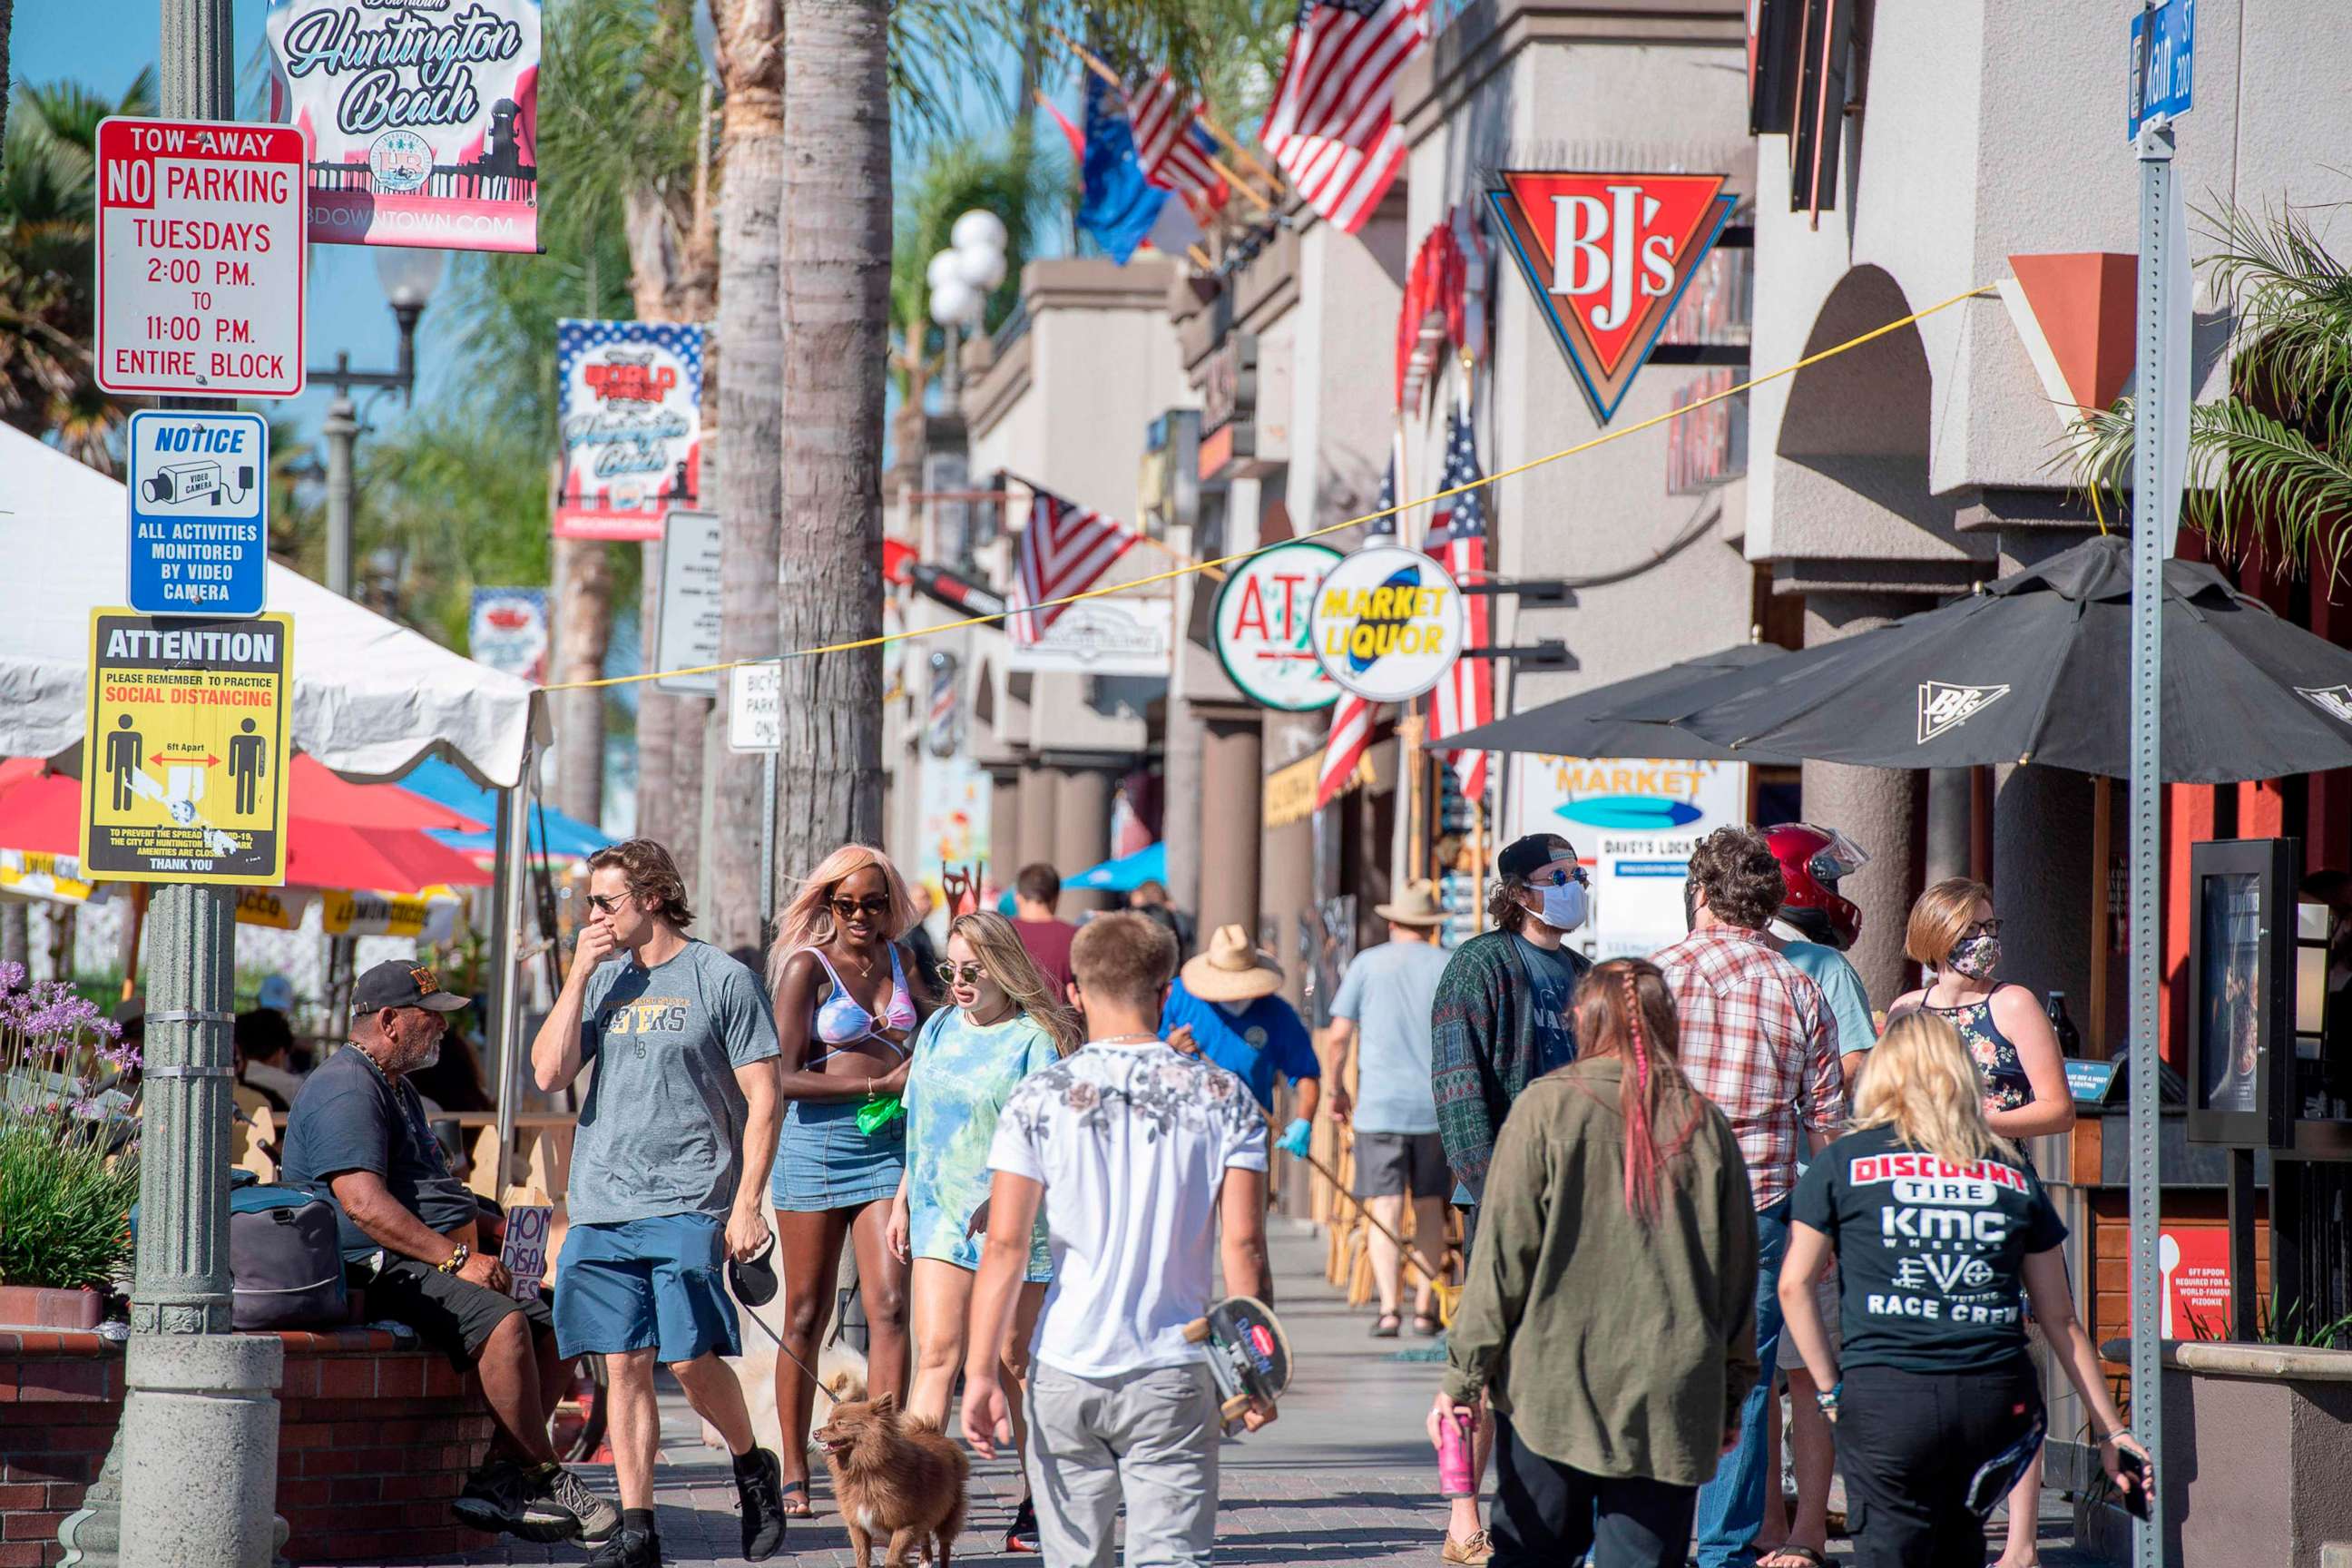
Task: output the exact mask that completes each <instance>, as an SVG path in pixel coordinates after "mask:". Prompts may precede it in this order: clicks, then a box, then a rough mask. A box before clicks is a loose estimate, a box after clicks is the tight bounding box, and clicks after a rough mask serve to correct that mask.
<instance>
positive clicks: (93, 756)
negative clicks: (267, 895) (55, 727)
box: [81, 609, 294, 888]
mask: <svg viewBox="0 0 2352 1568" xmlns="http://www.w3.org/2000/svg"><path fill="white" fill-rule="evenodd" d="M293 641H294V622H293V617H291V616H284V615H274V616H255V617H254V618H252V619H250V620H196V619H194V618H191V617H182V616H139V615H133V614H131V612H130V611H128V610H121V609H99V610H92V611H91V612H90V616H89V728H88V729H87V730H86V731H84V732H83V737H82V769H81V772H82V797H81V798H82V810H81V864H82V867H83V869H84V871H85V872H86V873H87V874H88V875H89V876H92V877H94V878H96V879H100V880H104V881H110V882H210V883H215V884H228V885H234V886H251V887H264V888H268V887H275V886H277V885H278V883H281V882H283V881H284V880H285V879H286V806H287V793H288V791H287V778H286V759H287V751H288V729H289V724H290V721H291V718H292V714H291V708H292V703H291V701H290V700H289V699H290V696H291V689H290V688H291V679H290V671H291V669H292V666H293Z"/></svg>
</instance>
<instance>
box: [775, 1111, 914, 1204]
mask: <svg viewBox="0 0 2352 1568" xmlns="http://www.w3.org/2000/svg"><path fill="white" fill-rule="evenodd" d="M860 1104H861V1102H860V1101H858V1100H793V1102H792V1103H791V1104H790V1105H789V1106H787V1107H785V1108H784V1126H783V1131H782V1133H781V1134H780V1135H779V1136H778V1138H777V1140H776V1170H775V1174H774V1175H773V1176H772V1177H771V1178H770V1180H769V1183H768V1190H769V1194H770V1195H771V1196H772V1197H773V1198H774V1199H775V1202H776V1207H777V1208H778V1209H779V1210H781V1211H782V1212H783V1213H785V1214H822V1213H824V1211H825V1210H827V1209H842V1208H851V1207H854V1206H856V1205H858V1204H870V1203H875V1202H877V1201H880V1200H884V1199H887V1198H890V1197H893V1196H896V1195H897V1194H898V1178H899V1176H900V1175H901V1174H903V1173H905V1171H906V1169H907V1119H906V1118H905V1117H904V1116H898V1117H893V1118H892V1119H891V1121H890V1124H889V1125H888V1126H887V1127H885V1128H883V1129H882V1130H881V1131H878V1132H876V1133H874V1134H872V1135H870V1136H869V1135H867V1134H866V1133H864V1132H861V1131H858V1130H857V1112H858V1109H859V1106H860Z"/></svg>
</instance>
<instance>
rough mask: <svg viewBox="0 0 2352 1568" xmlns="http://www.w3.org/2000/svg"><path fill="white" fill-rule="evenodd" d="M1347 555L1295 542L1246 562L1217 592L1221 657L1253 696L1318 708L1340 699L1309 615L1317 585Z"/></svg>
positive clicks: (1292, 707)
mask: <svg viewBox="0 0 2352 1568" xmlns="http://www.w3.org/2000/svg"><path fill="white" fill-rule="evenodd" d="M1340 559H1341V556H1340V554H1339V552H1338V551H1336V550H1334V549H1332V548H1331V547H1330V546H1329V545H1328V544H1315V543H1310V542H1304V541H1298V540H1293V541H1291V542H1287V543H1284V544H1277V545H1276V546H1274V548H1272V549H1271V550H1265V551H1261V552H1258V553H1257V554H1255V555H1253V556H1251V557H1250V558H1249V559H1248V560H1246V561H1244V562H1242V563H1240V564H1238V565H1236V566H1235V567H1234V569H1233V572H1232V574H1230V575H1228V576H1227V577H1226V578H1225V583H1224V586H1223V587H1222V588H1220V589H1218V590H1217V603H1216V608H1215V611H1214V615H1213V620H1214V626H1215V630H1214V643H1215V647H1216V650H1217V660H1218V662H1219V663H1221V664H1223V666H1224V667H1225V674H1226V676H1227V677H1228V678H1230V679H1232V681H1233V683H1234V685H1235V686H1237V687H1239V688H1240V689H1241V691H1242V694H1243V695H1244V696H1245V697H1247V698H1248V699H1249V700H1251V701H1253V702H1255V703H1257V704H1259V705H1260V706H1262V707H1266V708H1279V709H1281V710H1284V711H1286V712H1291V713H1311V712H1313V711H1315V710H1317V709H1318V708H1328V707H1329V706H1331V704H1332V703H1334V702H1337V701H1338V700H1339V686H1338V684H1337V683H1336V682H1334V681H1333V680H1332V679H1331V678H1330V676H1328V675H1327V674H1326V673H1324V669H1323V666H1322V665H1321V664H1320V663H1319V662H1318V660H1317V659H1316V657H1315V650H1314V647H1312V646H1311V644H1310V642H1309V639H1308V619H1309V612H1310V611H1311V610H1312V609H1313V607H1314V604H1315V593H1316V590H1317V589H1318V588H1319V587H1320V586H1321V585H1322V583H1323V578H1324V575H1325V574H1327V573H1328V572H1329V571H1330V570H1331V568H1332V566H1333V564H1334V563H1337V562H1339V560H1340Z"/></svg>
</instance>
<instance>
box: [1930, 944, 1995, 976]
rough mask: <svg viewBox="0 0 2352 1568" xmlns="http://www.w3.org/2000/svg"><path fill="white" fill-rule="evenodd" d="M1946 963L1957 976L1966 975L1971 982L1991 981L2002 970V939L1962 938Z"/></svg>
mask: <svg viewBox="0 0 2352 1568" xmlns="http://www.w3.org/2000/svg"><path fill="white" fill-rule="evenodd" d="M1944 962H1945V963H1947V964H1948V965H1950V966H1951V969H1952V972H1953V973H1955V974H1965V975H1967V976H1968V977H1969V979H1971V980H1990V979H1991V978H1992V977H1993V973H1994V972H1995V971H1996V970H1998V969H2000V938H1999V937H1997V936H1966V937H1962V938H1961V939H1960V940H1959V941H1958V942H1954V943H1953V944H1952V952H1951V956H1950V957H1948V958H1947V959H1946V960H1945V961H1944Z"/></svg>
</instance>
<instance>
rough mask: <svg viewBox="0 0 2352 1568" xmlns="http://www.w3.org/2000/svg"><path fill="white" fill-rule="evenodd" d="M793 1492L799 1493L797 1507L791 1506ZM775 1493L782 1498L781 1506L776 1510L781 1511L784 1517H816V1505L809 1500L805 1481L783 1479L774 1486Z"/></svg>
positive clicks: (807, 1486) (807, 1485)
mask: <svg viewBox="0 0 2352 1568" xmlns="http://www.w3.org/2000/svg"><path fill="white" fill-rule="evenodd" d="M794 1492H798V1493H800V1494H801V1500H800V1507H798V1508H794V1507H793V1493H794ZM776 1495H777V1496H778V1497H780V1498H782V1500H783V1506H782V1508H781V1509H780V1510H777V1511H779V1512H781V1513H782V1515H783V1516H784V1517H785V1518H786V1519H814V1518H815V1517H816V1505H815V1504H814V1503H812V1502H811V1501H810V1500H809V1484H808V1483H807V1482H806V1481H785V1482H783V1483H782V1485H780V1486H778V1487H777V1488H776Z"/></svg>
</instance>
